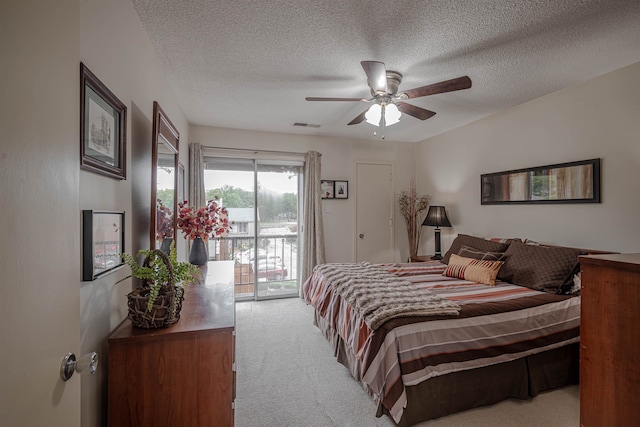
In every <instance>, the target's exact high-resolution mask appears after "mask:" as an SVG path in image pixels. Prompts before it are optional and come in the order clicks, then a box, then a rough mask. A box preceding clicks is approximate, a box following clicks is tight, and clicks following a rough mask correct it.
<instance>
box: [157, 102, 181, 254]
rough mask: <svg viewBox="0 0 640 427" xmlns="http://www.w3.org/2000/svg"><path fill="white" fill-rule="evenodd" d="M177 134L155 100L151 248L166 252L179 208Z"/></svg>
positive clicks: (178, 135)
mask: <svg viewBox="0 0 640 427" xmlns="http://www.w3.org/2000/svg"><path fill="white" fill-rule="evenodd" d="M179 140H180V134H179V133H178V130H177V129H176V127H175V126H174V125H173V124H172V123H171V121H170V120H169V118H168V117H167V115H166V114H165V112H164V111H163V110H162V108H161V107H160V104H158V103H157V102H156V101H154V102H153V141H152V145H153V146H152V156H151V159H152V160H151V162H152V164H151V198H152V199H151V245H150V248H151V249H160V250H162V251H164V252H167V253H168V252H169V247H170V245H171V243H172V242H173V240H174V238H175V237H176V231H177V228H176V215H175V213H176V212H177V209H178V200H177V195H176V192H177V189H178V173H177V171H178V142H179Z"/></svg>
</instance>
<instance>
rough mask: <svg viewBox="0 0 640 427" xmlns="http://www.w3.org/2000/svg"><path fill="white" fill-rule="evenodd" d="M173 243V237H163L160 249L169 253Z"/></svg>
mask: <svg viewBox="0 0 640 427" xmlns="http://www.w3.org/2000/svg"><path fill="white" fill-rule="evenodd" d="M171 243H173V239H172V238H171V237H165V238H164V239H162V244H161V245H160V250H161V251H162V252H163V253H165V254H167V255H169V252H170V251H171Z"/></svg>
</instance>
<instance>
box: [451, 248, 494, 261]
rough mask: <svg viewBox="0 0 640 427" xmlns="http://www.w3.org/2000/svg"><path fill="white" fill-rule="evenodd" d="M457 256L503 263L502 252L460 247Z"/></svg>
mask: <svg viewBox="0 0 640 427" xmlns="http://www.w3.org/2000/svg"><path fill="white" fill-rule="evenodd" d="M458 255H459V256H461V257H464V258H473V259H482V260H489V261H504V258H505V254H504V252H487V251H481V250H480V249H476V248H472V247H471V246H467V245H462V247H461V248H460V250H459V251H458Z"/></svg>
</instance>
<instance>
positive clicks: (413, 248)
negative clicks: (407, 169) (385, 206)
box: [398, 180, 431, 256]
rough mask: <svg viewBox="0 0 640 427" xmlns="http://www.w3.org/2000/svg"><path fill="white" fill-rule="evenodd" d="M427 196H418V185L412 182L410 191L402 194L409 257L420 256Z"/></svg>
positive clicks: (427, 201)
mask: <svg viewBox="0 0 640 427" xmlns="http://www.w3.org/2000/svg"><path fill="white" fill-rule="evenodd" d="M430 198H431V197H430V196H429V195H427V194H418V193H417V191H416V183H415V181H414V180H411V185H410V186H409V190H404V191H402V192H401V193H400V199H399V200H398V202H399V204H400V213H402V215H403V216H404V220H405V222H406V224H407V233H408V235H409V256H416V255H418V245H419V244H420V236H421V235H422V221H423V220H424V216H425V214H426V212H425V211H426V210H427V208H428V207H429V199H430Z"/></svg>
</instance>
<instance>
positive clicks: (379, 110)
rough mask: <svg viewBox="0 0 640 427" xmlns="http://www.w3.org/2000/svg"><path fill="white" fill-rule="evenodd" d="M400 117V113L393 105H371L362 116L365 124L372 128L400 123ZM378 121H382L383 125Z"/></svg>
mask: <svg viewBox="0 0 640 427" xmlns="http://www.w3.org/2000/svg"><path fill="white" fill-rule="evenodd" d="M400 116H402V113H401V112H400V110H398V107H396V105H395V104H385V105H380V104H373V105H372V106H371V107H370V108H369V110H368V111H367V112H366V113H365V115H364V117H365V118H366V120H367V123H369V124H372V125H374V126H381V125H383V124H384V125H385V126H391V125H394V124H396V123H398V122H399V121H400ZM380 119H384V123H381V122H380Z"/></svg>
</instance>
